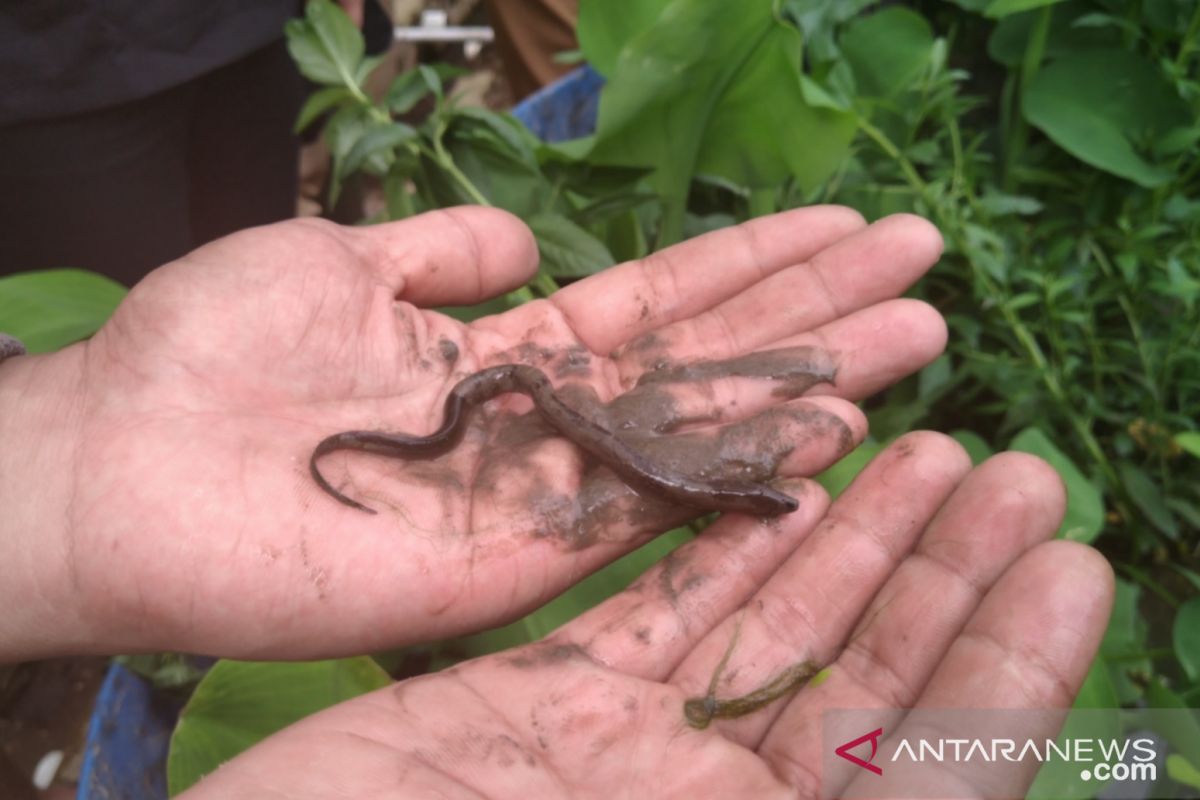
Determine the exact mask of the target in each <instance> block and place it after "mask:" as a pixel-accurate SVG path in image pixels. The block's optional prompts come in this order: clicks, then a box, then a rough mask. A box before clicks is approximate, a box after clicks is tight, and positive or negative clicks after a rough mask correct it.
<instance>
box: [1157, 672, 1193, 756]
mask: <svg viewBox="0 0 1200 800" xmlns="http://www.w3.org/2000/svg"><path fill="white" fill-rule="evenodd" d="M1146 701H1147V703H1148V704H1149V706H1150V708H1151V709H1155V708H1169V709H1177V710H1179V711H1187V712H1190V713H1178V714H1169V715H1166V714H1160V715H1158V716H1155V715H1153V713H1150V714H1148V715H1147V716H1148V717H1149V718H1150V719H1151V720H1155V721H1157V722H1158V724H1157V725H1156V726H1155V733H1158V734H1160V735H1161V736H1162V737H1163V738H1164V739H1166V740H1167V741H1168V742H1169V743H1170V744H1171V748H1172V749H1173V750H1175V751H1177V752H1178V753H1179V754H1180V755H1181V756H1183V757H1184V758H1186V759H1187V760H1188V761H1190V762H1192V763H1193V764H1200V719H1197V716H1196V709H1194V708H1189V707H1188V704H1187V702H1186V701H1185V700H1184V699H1183V698H1182V697H1180V696H1179V695H1178V694H1176V693H1175V692H1173V691H1171V690H1170V689H1168V688H1167V687H1166V685H1165V684H1164V683H1163V681H1162V678H1160V677H1159V676H1157V675H1155V676H1153V677H1151V679H1150V682H1149V684H1148V685H1147V686H1146Z"/></svg>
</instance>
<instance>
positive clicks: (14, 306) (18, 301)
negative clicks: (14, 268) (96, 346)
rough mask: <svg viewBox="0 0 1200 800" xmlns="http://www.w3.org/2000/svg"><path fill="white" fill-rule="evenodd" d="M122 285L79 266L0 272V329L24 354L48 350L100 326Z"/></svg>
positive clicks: (118, 298) (119, 296)
mask: <svg viewBox="0 0 1200 800" xmlns="http://www.w3.org/2000/svg"><path fill="white" fill-rule="evenodd" d="M127 291H128V290H127V289H126V288H125V287H124V286H122V285H121V284H119V283H117V282H116V281H114V280H112V279H111V278H106V277H104V276H103V275H97V274H95V273H93V272H85V271H84V270H81V269H50V270H42V271H39V272H21V273H17V274H16V275H7V276H5V277H0V331H4V332H5V333H7V334H9V335H11V336H15V337H17V338H18V339H20V340H21V342H22V343H24V345H25V349H26V350H28V351H29V352H30V353H48V352H51V351H53V350H57V349H59V348H60V347H65V346H66V345H68V344H71V343H72V342H77V341H79V340H80V339H86V338H87V337H89V336H91V335H92V334H93V333H95V332H96V331H98V330H99V329H100V326H101V325H103V324H104V323H105V322H106V321H107V320H108V318H109V317H110V316H112V313H113V311H114V310H115V309H116V307H117V304H118V303H120V302H121V300H122V298H124V297H125V294H126V293H127Z"/></svg>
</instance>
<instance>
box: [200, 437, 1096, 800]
mask: <svg viewBox="0 0 1200 800" xmlns="http://www.w3.org/2000/svg"><path fill="white" fill-rule="evenodd" d="M804 494H805V497H806V498H807V500H808V502H807V503H806V504H805V505H804V506H802V507H801V509H800V510H799V511H797V512H796V513H795V514H792V515H789V516H786V517H782V518H780V519H779V520H778V521H777V522H764V521H761V520H755V519H753V518H750V517H745V516H736V515H729V516H726V517H724V518H723V519H721V520H720V521H718V522H717V523H716V524H715V525H713V526H712V527H711V528H709V529H708V530H707V531H705V534H704V536H702V537H699V538H697V539H695V540H693V541H692V542H690V543H688V544H686V545H684V546H683V547H681V548H680V549H678V550H677V551H675V552H674V553H673V554H672V555H671V556H669V557H668V558H667V559H666V560H665V561H663V562H662V563H660V564H659V565H658V566H657V567H655V568H654V569H653V570H651V571H650V572H649V573H648V574H647V575H645V576H644V577H643V578H642V579H641V580H639V581H638V582H637V583H636V584H635V585H634V586H632V587H631V588H630V589H629V590H628V591H626V592H624V593H622V594H619V595H617V596H616V597H614V598H612V599H611V600H609V601H608V602H606V603H604V604H602V605H600V606H598V607H597V608H595V609H594V610H592V611H591V612H589V613H587V614H585V615H584V616H582V617H580V618H579V619H577V620H575V621H574V622H571V623H569V624H567V625H566V626H565V627H563V628H562V629H560V630H559V631H557V632H555V633H554V634H552V635H551V636H550V637H549V638H548V639H547V640H545V641H543V642H540V643H537V644H534V645H530V646H527V647H524V648H521V649H519V650H515V651H510V652H506V653H500V654H497V655H494V656H489V657H486V658H481V659H477V660H475V661H470V662H467V663H464V664H460V665H458V666H457V667H455V668H453V669H450V670H447V671H445V672H441V673H438V674H435V675H428V676H424V677H421V678H415V679H412V680H409V681H405V682H403V683H399V684H396V685H395V686H392V687H389V688H387V689H383V690H380V691H378V692H375V693H372V694H369V695H366V696H364V697H361V698H358V699H356V700H351V701H349V702H347V703H343V704H342V705H340V706H336V707H334V708H332V709H329V710H327V711H324V712H322V713H319V714H317V715H315V716H312V717H309V718H307V719H305V720H304V721H302V722H300V723H298V724H297V725H294V726H293V727H291V728H288V729H286V730H284V731H283V732H282V733H280V734H277V735H275V736H273V737H271V738H269V739H267V740H266V741H264V742H263V743H261V744H260V745H258V746H256V747H255V748H253V749H251V750H250V751H248V752H246V753H244V754H243V755H241V756H239V757H238V758H236V759H234V760H233V761H232V762H230V763H229V764H226V765H225V766H223V767H222V768H221V769H220V770H218V771H217V772H215V773H214V774H213V775H212V776H210V777H209V778H208V779H206V780H205V781H203V782H201V783H200V784H199V785H198V786H197V787H196V788H195V789H193V790H192V792H190V793H188V794H187V795H185V796H186V797H187V798H188V800H200V799H201V798H206V797H256V798H276V797H279V798H282V797H287V798H299V799H300V800H303V799H304V798H320V797H326V796H328V795H329V793H330V791H331V790H332V787H336V788H337V792H338V793H339V796H355V797H367V796H376V795H380V794H391V795H396V796H404V797H425V796H435V795H436V796H448V797H460V796H461V797H485V796H486V797H492V798H527V797H572V798H592V797H594V798H610V797H612V796H613V795H614V787H620V788H619V790H618V791H617V793H618V794H620V795H621V796H629V797H659V798H696V797H705V798H707V797H755V798H759V797H761V798H796V797H802V798H809V797H818V796H824V797H842V796H855V792H856V791H858V790H859V789H860V788H865V791H866V795H865V796H870V797H890V796H913V794H912V791H913V789H914V787H913V786H912V785H909V786H908V787H907V791H906V790H905V788H904V787H897V786H893V785H892V784H890V783H888V781H892V780H895V776H894V774H893V772H892V771H891V770H885V772H884V775H883V776H882V778H877V777H876V776H875V775H871V774H868V773H866V772H864V771H863V770H860V769H858V768H857V767H854V766H852V765H850V764H848V763H845V767H846V769H845V770H842V771H835V772H832V773H825V772H824V771H823V768H822V755H823V749H822V748H823V747H826V746H828V747H829V748H830V749H831V748H832V747H833V746H836V743H835V744H834V745H830V744H829V743H828V742H824V743H823V740H822V728H821V725H822V715H823V713H824V712H825V711H826V710H831V709H845V708H856V709H879V712H880V718H881V719H886V720H887V723H886V724H887V725H888V727H889V730H893V729H895V728H894V723H895V717H894V716H893V715H889V714H888V713H887V712H886V709H892V708H913V707H915V708H922V709H928V708H934V709H935V708H953V709H957V708H1002V709H1011V708H1041V709H1063V708H1067V707H1069V706H1070V705H1071V703H1072V700H1073V698H1074V695H1075V693H1076V692H1077V691H1078V689H1079V687H1080V685H1081V683H1082V681H1083V679H1084V676H1085V675H1086V673H1087V669H1088V665H1089V663H1090V662H1091V659H1092V656H1093V654H1094V653H1095V651H1096V648H1097V646H1098V644H1099V642H1100V638H1101V636H1102V634H1103V632H1104V627H1105V623H1106V621H1107V618H1108V611H1109V607H1110V604H1111V600H1112V574H1111V571H1110V569H1109V567H1108V564H1107V563H1106V562H1105V561H1104V559H1103V558H1102V557H1101V556H1099V555H1098V554H1097V553H1095V552H1094V551H1092V550H1090V549H1088V548H1086V547H1084V546H1082V545H1079V544H1075V543H1072V542H1067V541H1050V540H1051V538H1052V537H1053V535H1054V532H1055V531H1056V529H1057V528H1058V525H1059V522H1060V521H1061V519H1062V513H1063V508H1064V501H1065V498H1064V495H1063V490H1062V486H1061V484H1060V483H1059V481H1058V479H1057V476H1056V475H1055V473H1054V471H1053V470H1052V469H1051V468H1050V467H1048V466H1047V465H1046V464H1044V463H1042V462H1040V461H1038V460H1036V459H1034V458H1033V457H1031V456H1027V455H1023V454H1015V453H1008V454H1003V455H999V456H996V457H994V458H992V459H991V460H989V461H987V462H985V463H984V464H983V465H981V466H980V467H978V468H976V469H975V470H973V471H972V470H971V469H970V461H969V459H968V457H967V455H966V454H965V453H964V452H963V451H962V449H961V448H960V447H959V446H958V445H957V444H955V443H954V442H953V441H951V440H950V439H948V438H946V437H943V436H940V435H937V434H928V433H920V434H913V435H909V436H906V437H904V438H902V439H901V440H899V441H898V442H897V443H896V444H894V445H893V446H892V447H890V448H889V449H888V450H886V451H885V452H884V453H882V454H881V455H880V456H879V457H877V458H876V459H875V460H874V461H873V462H872V463H871V464H870V465H868V467H867V468H866V470H865V471H864V472H863V473H862V474H861V475H860V476H859V477H858V479H857V480H856V481H855V482H854V484H853V485H852V486H851V487H850V488H849V489H848V490H847V491H846V492H845V493H844V494H843V495H842V496H841V497H840V498H839V499H838V501H837V502H835V503H834V504H833V505H832V506H829V503H828V500H827V499H826V498H825V496H824V495H823V494H822V493H821V492H820V490H819V489H817V488H815V487H810V490H809V491H806V492H805V493H804ZM813 665H820V666H821V667H823V670H822V672H821V678H822V680H820V681H819V683H818V682H817V681H813V682H812V683H806V681H805V680H804V678H806V677H807V676H810V675H811V674H812V666H813ZM706 710H707V711H710V712H713V713H708V714H706V713H704V712H705V711H706ZM1043 718H1044V717H1040V716H1039V717H1036V718H1035V719H1034V721H1033V723H1032V724H1031V725H1029V727H1028V728H1027V729H1026V730H1023V731H1020V733H1021V734H1023V735H1027V736H1029V737H1030V738H1032V739H1034V740H1035V741H1042V740H1044V739H1045V738H1047V737H1050V738H1051V739H1052V738H1053V737H1054V735H1055V733H1056V731H1054V730H1048V729H1042V728H1039V727H1038V724H1039V720H1040V719H1043ZM697 723H703V724H697ZM1005 768H1007V769H1005ZM951 773H953V774H951ZM931 775H932V776H933V778H939V777H950V778H952V779H953V780H954V783H953V784H952V786H951V787H950V788H949V789H946V790H945V791H946V793H944V794H942V795H941V796H964V797H978V796H985V794H986V796H989V797H997V796H1005V797H1008V796H1013V797H1018V796H1024V790H1025V788H1026V782H1027V781H1028V779H1029V777H1030V776H1029V773H1027V772H1025V771H1023V770H1021V769H1018V768H1016V767H1014V766H1013V765H1011V764H1002V765H999V766H998V767H997V769H996V770H995V774H987V773H985V772H983V771H978V770H977V771H970V770H957V771H955V770H945V772H944V773H943V772H941V771H939V770H937V768H936V767H935V768H933V769H932V772H931ZM858 776H865V778H860V777H858ZM856 780H858V781H862V780H872V781H875V783H871V784H868V785H866V786H865V787H860V786H858V785H856V784H855V783H854V781H856ZM974 781H985V782H986V783H983V782H979V783H974ZM918 788H920V787H918ZM924 788H926V789H928V784H927V785H926V786H925V787H924ZM943 788H944V789H945V787H943ZM951 792H952V793H951Z"/></svg>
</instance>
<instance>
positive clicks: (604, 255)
mask: <svg viewBox="0 0 1200 800" xmlns="http://www.w3.org/2000/svg"><path fill="white" fill-rule="evenodd" d="M528 224H529V229H530V230H531V231H533V235H534V236H535V237H536V238H537V244H538V252H539V253H540V254H541V259H542V266H541V268H542V269H543V270H544V271H545V272H546V273H547V274H549V275H552V276H554V277H556V278H581V277H586V276H588V275H591V274H593V273H596V272H599V271H600V270H602V269H604V268H605V267H611V266H612V265H613V264H614V263H615V262H614V260H613V257H612V255H611V254H610V253H609V252H608V248H606V247H605V246H604V243H603V242H601V241H600V240H599V239H597V238H596V237H595V236H592V235H591V234H590V233H588V232H587V231H585V230H584V229H583V228H581V227H579V226H578V225H576V224H575V223H574V222H571V221H570V220H569V219H567V218H566V217H563V216H561V215H559V214H538V215H537V216H535V217H532V218H530V219H529V220H528Z"/></svg>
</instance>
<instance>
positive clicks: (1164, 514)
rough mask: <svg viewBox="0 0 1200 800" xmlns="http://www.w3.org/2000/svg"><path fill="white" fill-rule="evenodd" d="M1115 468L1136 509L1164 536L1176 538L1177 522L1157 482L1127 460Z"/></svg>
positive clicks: (1177, 535) (1177, 534) (1177, 531)
mask: <svg viewBox="0 0 1200 800" xmlns="http://www.w3.org/2000/svg"><path fill="white" fill-rule="evenodd" d="M1117 469H1118V470H1119V471H1120V473H1121V482H1122V483H1124V484H1125V491H1126V492H1128V493H1129V497H1130V499H1132V500H1133V503H1134V505H1136V506H1137V507H1138V510H1140V511H1141V512H1142V513H1143V514H1145V515H1146V519H1147V520H1148V521H1149V522H1150V524H1151V525H1153V526H1154V527H1155V528H1158V530H1159V531H1161V532H1162V533H1163V534H1165V535H1166V536H1169V537H1170V538H1172V539H1178V538H1179V522H1178V520H1176V519H1175V515H1174V514H1172V513H1171V510H1170V509H1169V508H1167V504H1166V502H1165V501H1164V500H1163V495H1162V491H1161V490H1160V489H1159V488H1158V484H1156V483H1155V482H1154V481H1152V480H1151V479H1150V476H1149V475H1147V474H1146V473H1145V471H1143V470H1142V469H1140V468H1138V467H1136V466H1134V465H1133V464H1130V463H1129V462H1127V461H1122V462H1121V463H1120V464H1118V465H1117Z"/></svg>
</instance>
